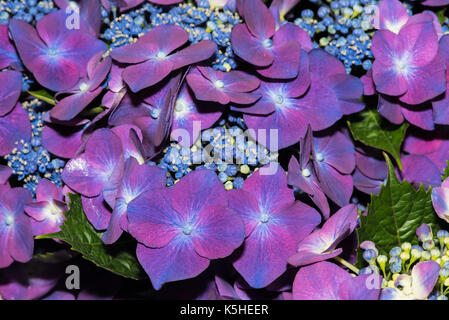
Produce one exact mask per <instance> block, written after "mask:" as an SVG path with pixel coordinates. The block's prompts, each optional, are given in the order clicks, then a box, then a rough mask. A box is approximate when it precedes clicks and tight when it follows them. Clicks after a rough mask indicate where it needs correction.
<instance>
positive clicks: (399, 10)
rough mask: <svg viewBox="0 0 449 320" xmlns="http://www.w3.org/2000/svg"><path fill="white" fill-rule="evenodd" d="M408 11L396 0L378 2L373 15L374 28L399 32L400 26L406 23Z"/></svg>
mask: <svg viewBox="0 0 449 320" xmlns="http://www.w3.org/2000/svg"><path fill="white" fill-rule="evenodd" d="M407 20H408V13H407V9H406V8H405V6H404V5H403V4H402V3H401V2H400V1H398V0H384V1H381V2H380V3H379V6H378V9H377V11H376V15H375V17H374V27H375V28H376V29H384V30H389V31H391V32H394V33H396V34H397V33H399V30H401V27H402V26H404V25H405V24H406V23H407Z"/></svg>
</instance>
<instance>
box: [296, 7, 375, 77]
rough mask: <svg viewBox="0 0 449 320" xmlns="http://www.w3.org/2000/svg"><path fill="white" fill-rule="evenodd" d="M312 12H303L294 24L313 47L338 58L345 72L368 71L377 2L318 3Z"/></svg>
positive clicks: (370, 61) (307, 10)
mask: <svg viewBox="0 0 449 320" xmlns="http://www.w3.org/2000/svg"><path fill="white" fill-rule="evenodd" d="M314 2H315V3H316V4H317V9H316V10H315V11H313V10H311V9H305V10H303V11H302V12H301V17H300V18H297V19H296V20H295V21H294V22H295V24H297V25H298V26H300V27H301V28H303V29H304V30H306V31H307V32H308V33H309V35H310V37H311V38H312V39H313V41H314V46H315V47H321V48H324V49H325V50H326V51H327V52H329V53H331V54H332V55H334V56H336V57H337V58H339V59H340V60H341V61H342V62H343V63H344V65H345V67H346V70H347V72H348V73H349V72H351V69H352V67H353V66H361V67H363V69H365V70H369V69H371V66H372V59H373V55H372V53H371V38H372V34H373V31H374V30H373V26H372V24H371V20H372V18H373V16H374V14H375V11H376V7H377V4H378V1H377V0H333V1H330V0H318V1H314Z"/></svg>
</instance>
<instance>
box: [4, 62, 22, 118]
mask: <svg viewBox="0 0 449 320" xmlns="http://www.w3.org/2000/svg"><path fill="white" fill-rule="evenodd" d="M0 83H1V84H2V85H1V86H0V117H2V116H4V115H5V114H7V113H8V112H10V111H11V110H12V109H13V108H14V106H15V105H16V103H17V100H19V96H20V93H21V92H22V74H21V73H20V72H17V71H12V70H6V71H2V72H0Z"/></svg>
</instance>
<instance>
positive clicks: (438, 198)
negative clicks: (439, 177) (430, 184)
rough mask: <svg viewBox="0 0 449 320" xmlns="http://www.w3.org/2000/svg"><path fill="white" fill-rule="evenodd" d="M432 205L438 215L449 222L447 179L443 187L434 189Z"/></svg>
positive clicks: (448, 182) (448, 185)
mask: <svg viewBox="0 0 449 320" xmlns="http://www.w3.org/2000/svg"><path fill="white" fill-rule="evenodd" d="M432 204H433V208H434V209H435V211H436V213H437V215H438V216H439V217H440V218H441V219H443V220H445V221H447V222H449V179H445V180H444V181H443V184H442V185H441V187H435V188H433V189H432Z"/></svg>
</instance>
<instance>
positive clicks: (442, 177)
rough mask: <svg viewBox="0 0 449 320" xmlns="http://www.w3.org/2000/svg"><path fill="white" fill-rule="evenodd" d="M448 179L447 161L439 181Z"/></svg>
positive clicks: (448, 167) (448, 168)
mask: <svg viewBox="0 0 449 320" xmlns="http://www.w3.org/2000/svg"><path fill="white" fill-rule="evenodd" d="M447 177H449V160H447V161H446V169H444V174H443V175H442V176H441V179H442V180H443V181H444V180H446V178H447Z"/></svg>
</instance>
